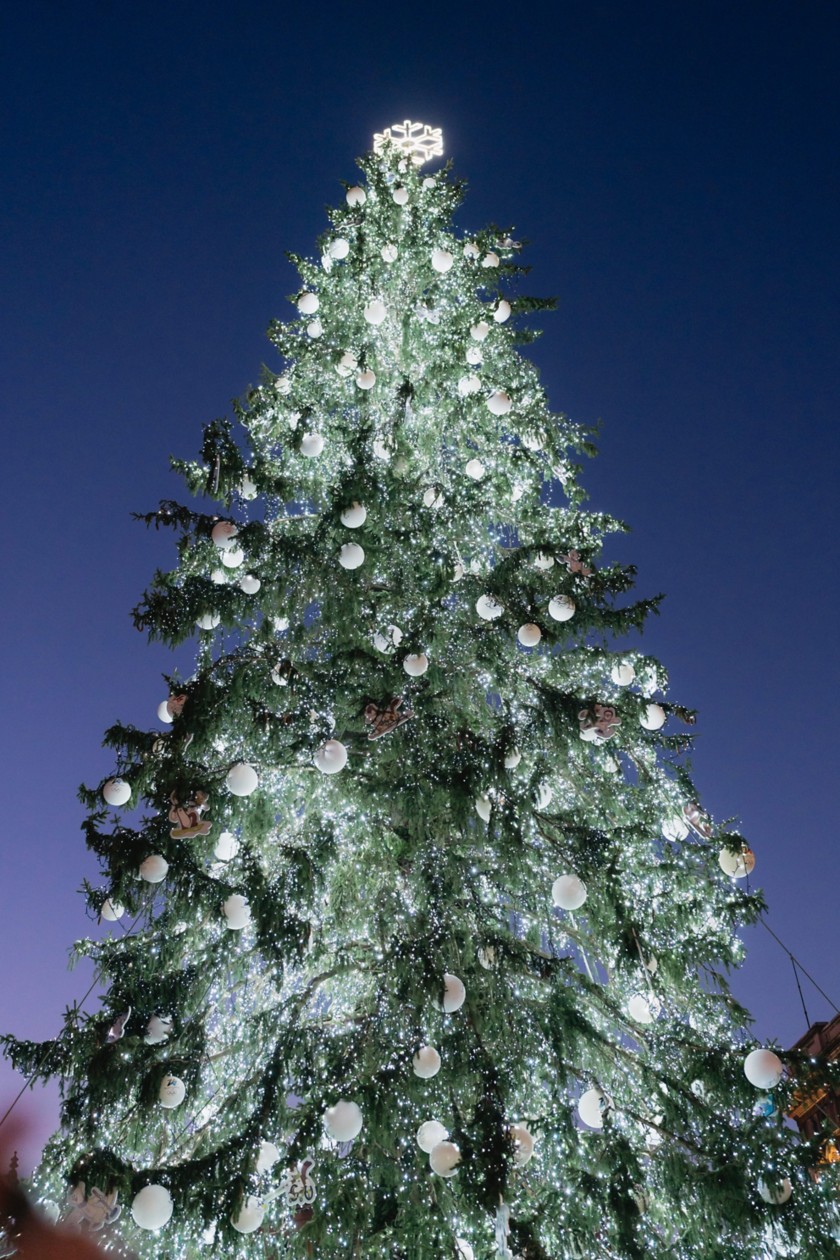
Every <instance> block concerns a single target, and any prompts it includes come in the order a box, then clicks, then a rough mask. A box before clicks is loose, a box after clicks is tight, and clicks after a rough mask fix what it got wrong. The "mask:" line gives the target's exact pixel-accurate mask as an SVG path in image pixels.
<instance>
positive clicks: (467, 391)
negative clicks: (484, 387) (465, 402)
mask: <svg viewBox="0 0 840 1260" xmlns="http://www.w3.org/2000/svg"><path fill="white" fill-rule="evenodd" d="M480 389H481V381H480V380H479V379H478V377H477V376H462V377H461V379H460V380H459V382H458V393H459V394H460V395H461V397H462V398H469V397H470V395H471V394H477V393H478V391H479V390H480Z"/></svg>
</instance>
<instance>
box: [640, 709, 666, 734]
mask: <svg viewBox="0 0 840 1260" xmlns="http://www.w3.org/2000/svg"><path fill="white" fill-rule="evenodd" d="M667 718H668V714H667V713H666V712H665V710H664V709H663V708H662V705H661V704H646V705H645V707H644V709H642V711H641V713H640V714H639V721H640V722H641V724H642V726H643V727H644V728H645V730H646V731H659V730H661V729H662V727H663V726H664V725H665V722H666V721H667Z"/></svg>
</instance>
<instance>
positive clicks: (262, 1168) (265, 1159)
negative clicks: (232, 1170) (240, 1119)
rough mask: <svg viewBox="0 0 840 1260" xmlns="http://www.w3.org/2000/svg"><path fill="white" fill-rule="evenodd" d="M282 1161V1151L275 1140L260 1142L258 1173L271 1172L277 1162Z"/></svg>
mask: <svg viewBox="0 0 840 1260" xmlns="http://www.w3.org/2000/svg"><path fill="white" fill-rule="evenodd" d="M279 1162H280V1152H279V1150H278V1149H277V1147H276V1146H275V1145H274V1143H273V1142H266V1141H262V1142H260V1149H259V1150H258V1152H257V1163H256V1168H257V1172H258V1173H265V1172H271V1170H272V1168H273V1167H274V1165H275V1164H277V1163H279Z"/></svg>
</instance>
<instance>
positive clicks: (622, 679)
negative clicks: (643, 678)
mask: <svg viewBox="0 0 840 1260" xmlns="http://www.w3.org/2000/svg"><path fill="white" fill-rule="evenodd" d="M635 677H636V671H635V669H634V668H633V666H632V665H631V663H630V661H616V663H615V664H614V665H613V667H612V669H611V670H610V678H611V679H612V680H613V682H614V683H615V685H616V687H629V686H630V684H631V682H632V681H633V679H634V678H635Z"/></svg>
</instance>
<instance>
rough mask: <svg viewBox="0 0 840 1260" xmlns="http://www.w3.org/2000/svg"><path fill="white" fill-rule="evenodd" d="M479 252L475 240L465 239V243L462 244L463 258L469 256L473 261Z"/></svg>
mask: <svg viewBox="0 0 840 1260" xmlns="http://www.w3.org/2000/svg"><path fill="white" fill-rule="evenodd" d="M480 253H481V250H480V249H479V248H478V246H477V245H476V243H475V241H467V243H466V245H465V246H464V257H465V258H469V259H471V260H472V261H473V262H475V260H476V258H478V256H479V254H480Z"/></svg>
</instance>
